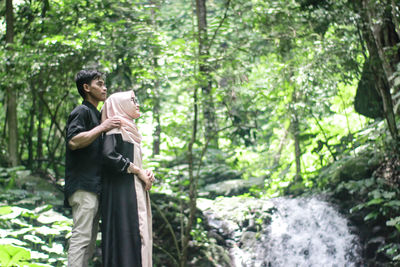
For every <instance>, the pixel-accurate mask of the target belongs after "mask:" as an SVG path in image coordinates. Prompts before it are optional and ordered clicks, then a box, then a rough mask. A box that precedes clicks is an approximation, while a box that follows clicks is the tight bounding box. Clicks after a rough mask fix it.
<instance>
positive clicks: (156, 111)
mask: <svg viewBox="0 0 400 267" xmlns="http://www.w3.org/2000/svg"><path fill="white" fill-rule="evenodd" d="M150 4H151V5H154V6H156V5H157V3H156V1H154V0H152V1H150ZM151 20H152V24H153V28H154V32H157V30H158V27H157V26H158V25H157V20H156V9H155V8H154V7H153V8H152V9H151ZM152 53H153V73H154V76H155V77H156V79H155V82H154V88H153V92H154V95H153V122H154V123H155V125H156V126H155V128H154V131H153V156H155V155H159V154H160V140H161V120H160V117H161V116H160V111H161V99H160V79H159V77H158V74H157V73H158V69H159V66H158V57H159V54H160V51H159V48H158V47H157V46H153V50H152Z"/></svg>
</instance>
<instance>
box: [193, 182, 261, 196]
mask: <svg viewBox="0 0 400 267" xmlns="http://www.w3.org/2000/svg"><path fill="white" fill-rule="evenodd" d="M253 186H256V187H263V186H264V178H262V177H253V178H249V179H248V180H244V179H233V180H226V181H223V182H219V183H215V184H209V185H207V186H205V187H204V188H203V189H202V190H201V191H200V193H199V195H200V196H202V197H210V198H215V197H217V196H225V197H227V196H235V195H241V194H244V193H248V192H249V189H250V188H251V187H253Z"/></svg>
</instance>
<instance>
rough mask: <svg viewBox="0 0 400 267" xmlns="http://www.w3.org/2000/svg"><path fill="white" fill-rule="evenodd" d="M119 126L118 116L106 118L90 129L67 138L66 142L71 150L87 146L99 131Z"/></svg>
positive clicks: (97, 135) (106, 130)
mask: <svg viewBox="0 0 400 267" xmlns="http://www.w3.org/2000/svg"><path fill="white" fill-rule="evenodd" d="M120 126H121V120H120V119H118V118H110V119H107V120H105V121H103V122H102V123H101V124H100V125H99V126H96V127H94V128H93V129H92V130H90V131H86V132H81V133H79V134H77V135H75V136H74V137H72V138H71V140H69V142H68V147H69V148H70V149H71V150H76V149H80V148H84V147H87V146H88V145H90V144H91V143H93V141H94V140H96V138H97V137H99V136H100V134H101V133H103V132H108V131H109V130H111V129H113V128H116V127H120Z"/></svg>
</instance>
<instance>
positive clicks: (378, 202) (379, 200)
mask: <svg viewBox="0 0 400 267" xmlns="http://www.w3.org/2000/svg"><path fill="white" fill-rule="evenodd" d="M382 202H383V199H382V198H374V199H372V200H370V201H368V203H367V205H368V206H371V205H376V204H381V203H382Z"/></svg>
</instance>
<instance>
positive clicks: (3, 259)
mask: <svg viewBox="0 0 400 267" xmlns="http://www.w3.org/2000/svg"><path fill="white" fill-rule="evenodd" d="M10 259H11V257H10V255H9V254H8V253H7V251H6V250H4V249H3V248H2V247H1V246H0V266H6V265H7V264H8V262H9V261H10Z"/></svg>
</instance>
